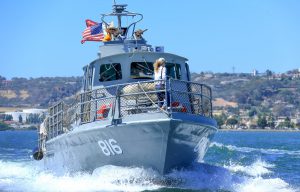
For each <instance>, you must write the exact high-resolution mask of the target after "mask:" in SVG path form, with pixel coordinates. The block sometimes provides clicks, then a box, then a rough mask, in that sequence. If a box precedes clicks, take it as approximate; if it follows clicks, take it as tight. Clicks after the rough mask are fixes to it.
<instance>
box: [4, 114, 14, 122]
mask: <svg viewBox="0 0 300 192" xmlns="http://www.w3.org/2000/svg"><path fill="white" fill-rule="evenodd" d="M12 119H13V116H12V115H5V121H11V120H12Z"/></svg>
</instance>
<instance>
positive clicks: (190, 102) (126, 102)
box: [45, 79, 212, 139]
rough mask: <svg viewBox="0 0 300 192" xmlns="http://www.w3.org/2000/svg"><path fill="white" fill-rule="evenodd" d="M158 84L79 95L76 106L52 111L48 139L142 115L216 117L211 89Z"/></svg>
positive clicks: (172, 82) (186, 84)
mask: <svg viewBox="0 0 300 192" xmlns="http://www.w3.org/2000/svg"><path fill="white" fill-rule="evenodd" d="M157 83H158V82H157V81H142V82H134V83H128V84H119V85H115V86H109V87H103V88H99V89H95V90H91V91H87V92H84V93H80V94H78V95H76V96H75V98H74V101H73V103H72V104H69V105H67V104H65V102H64V101H60V102H58V103H57V104H55V105H53V106H52V107H50V108H49V115H48V117H47V118H46V121H47V122H46V123H45V125H47V126H46V129H47V139H51V138H53V137H56V136H58V135H60V134H62V133H65V132H66V131H68V130H71V129H72V127H74V125H80V124H85V123H90V122H93V121H104V120H109V121H114V120H118V119H121V118H124V117H126V116H131V115H136V114H141V113H162V112H163V113H165V114H167V115H169V116H172V114H174V113H185V114H193V115H201V116H206V117H212V94H211V88H210V87H208V86H207V85H204V84H199V83H192V82H187V81H180V80H173V79H170V80H168V81H167V82H166V83H165V86H164V87H162V88H161V89H156V88H155V85H156V84H157ZM158 93H163V94H164V95H165V100H164V103H165V107H159V105H158V102H159V101H158ZM166 103H168V105H166Z"/></svg>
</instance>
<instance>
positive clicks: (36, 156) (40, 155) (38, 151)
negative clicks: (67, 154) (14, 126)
mask: <svg viewBox="0 0 300 192" xmlns="http://www.w3.org/2000/svg"><path fill="white" fill-rule="evenodd" d="M32 156H33V158H34V159H35V160H37V161H39V160H42V159H43V157H44V152H43V151H42V149H39V148H35V149H33V151H32Z"/></svg>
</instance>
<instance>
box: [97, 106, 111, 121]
mask: <svg viewBox="0 0 300 192" xmlns="http://www.w3.org/2000/svg"><path fill="white" fill-rule="evenodd" d="M111 106H112V104H109V105H105V104H104V105H101V106H100V108H99V110H97V119H105V117H104V114H105V113H107V112H108V111H109V110H110V108H111Z"/></svg>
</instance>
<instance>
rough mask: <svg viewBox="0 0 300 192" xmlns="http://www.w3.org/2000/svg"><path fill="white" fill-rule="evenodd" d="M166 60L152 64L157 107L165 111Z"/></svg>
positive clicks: (160, 59) (159, 60) (161, 59)
mask: <svg viewBox="0 0 300 192" xmlns="http://www.w3.org/2000/svg"><path fill="white" fill-rule="evenodd" d="M165 63H166V60H165V59H164V58H159V59H157V60H156V61H155V62H154V64H153V67H154V80H155V89H156V90H157V91H158V92H157V93H156V94H157V98H158V106H159V107H160V108H161V109H165V108H166V105H167V103H166V102H165V91H164V90H165V83H166V80H167V78H166V77H167V76H166V71H167V70H166V66H165Z"/></svg>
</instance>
